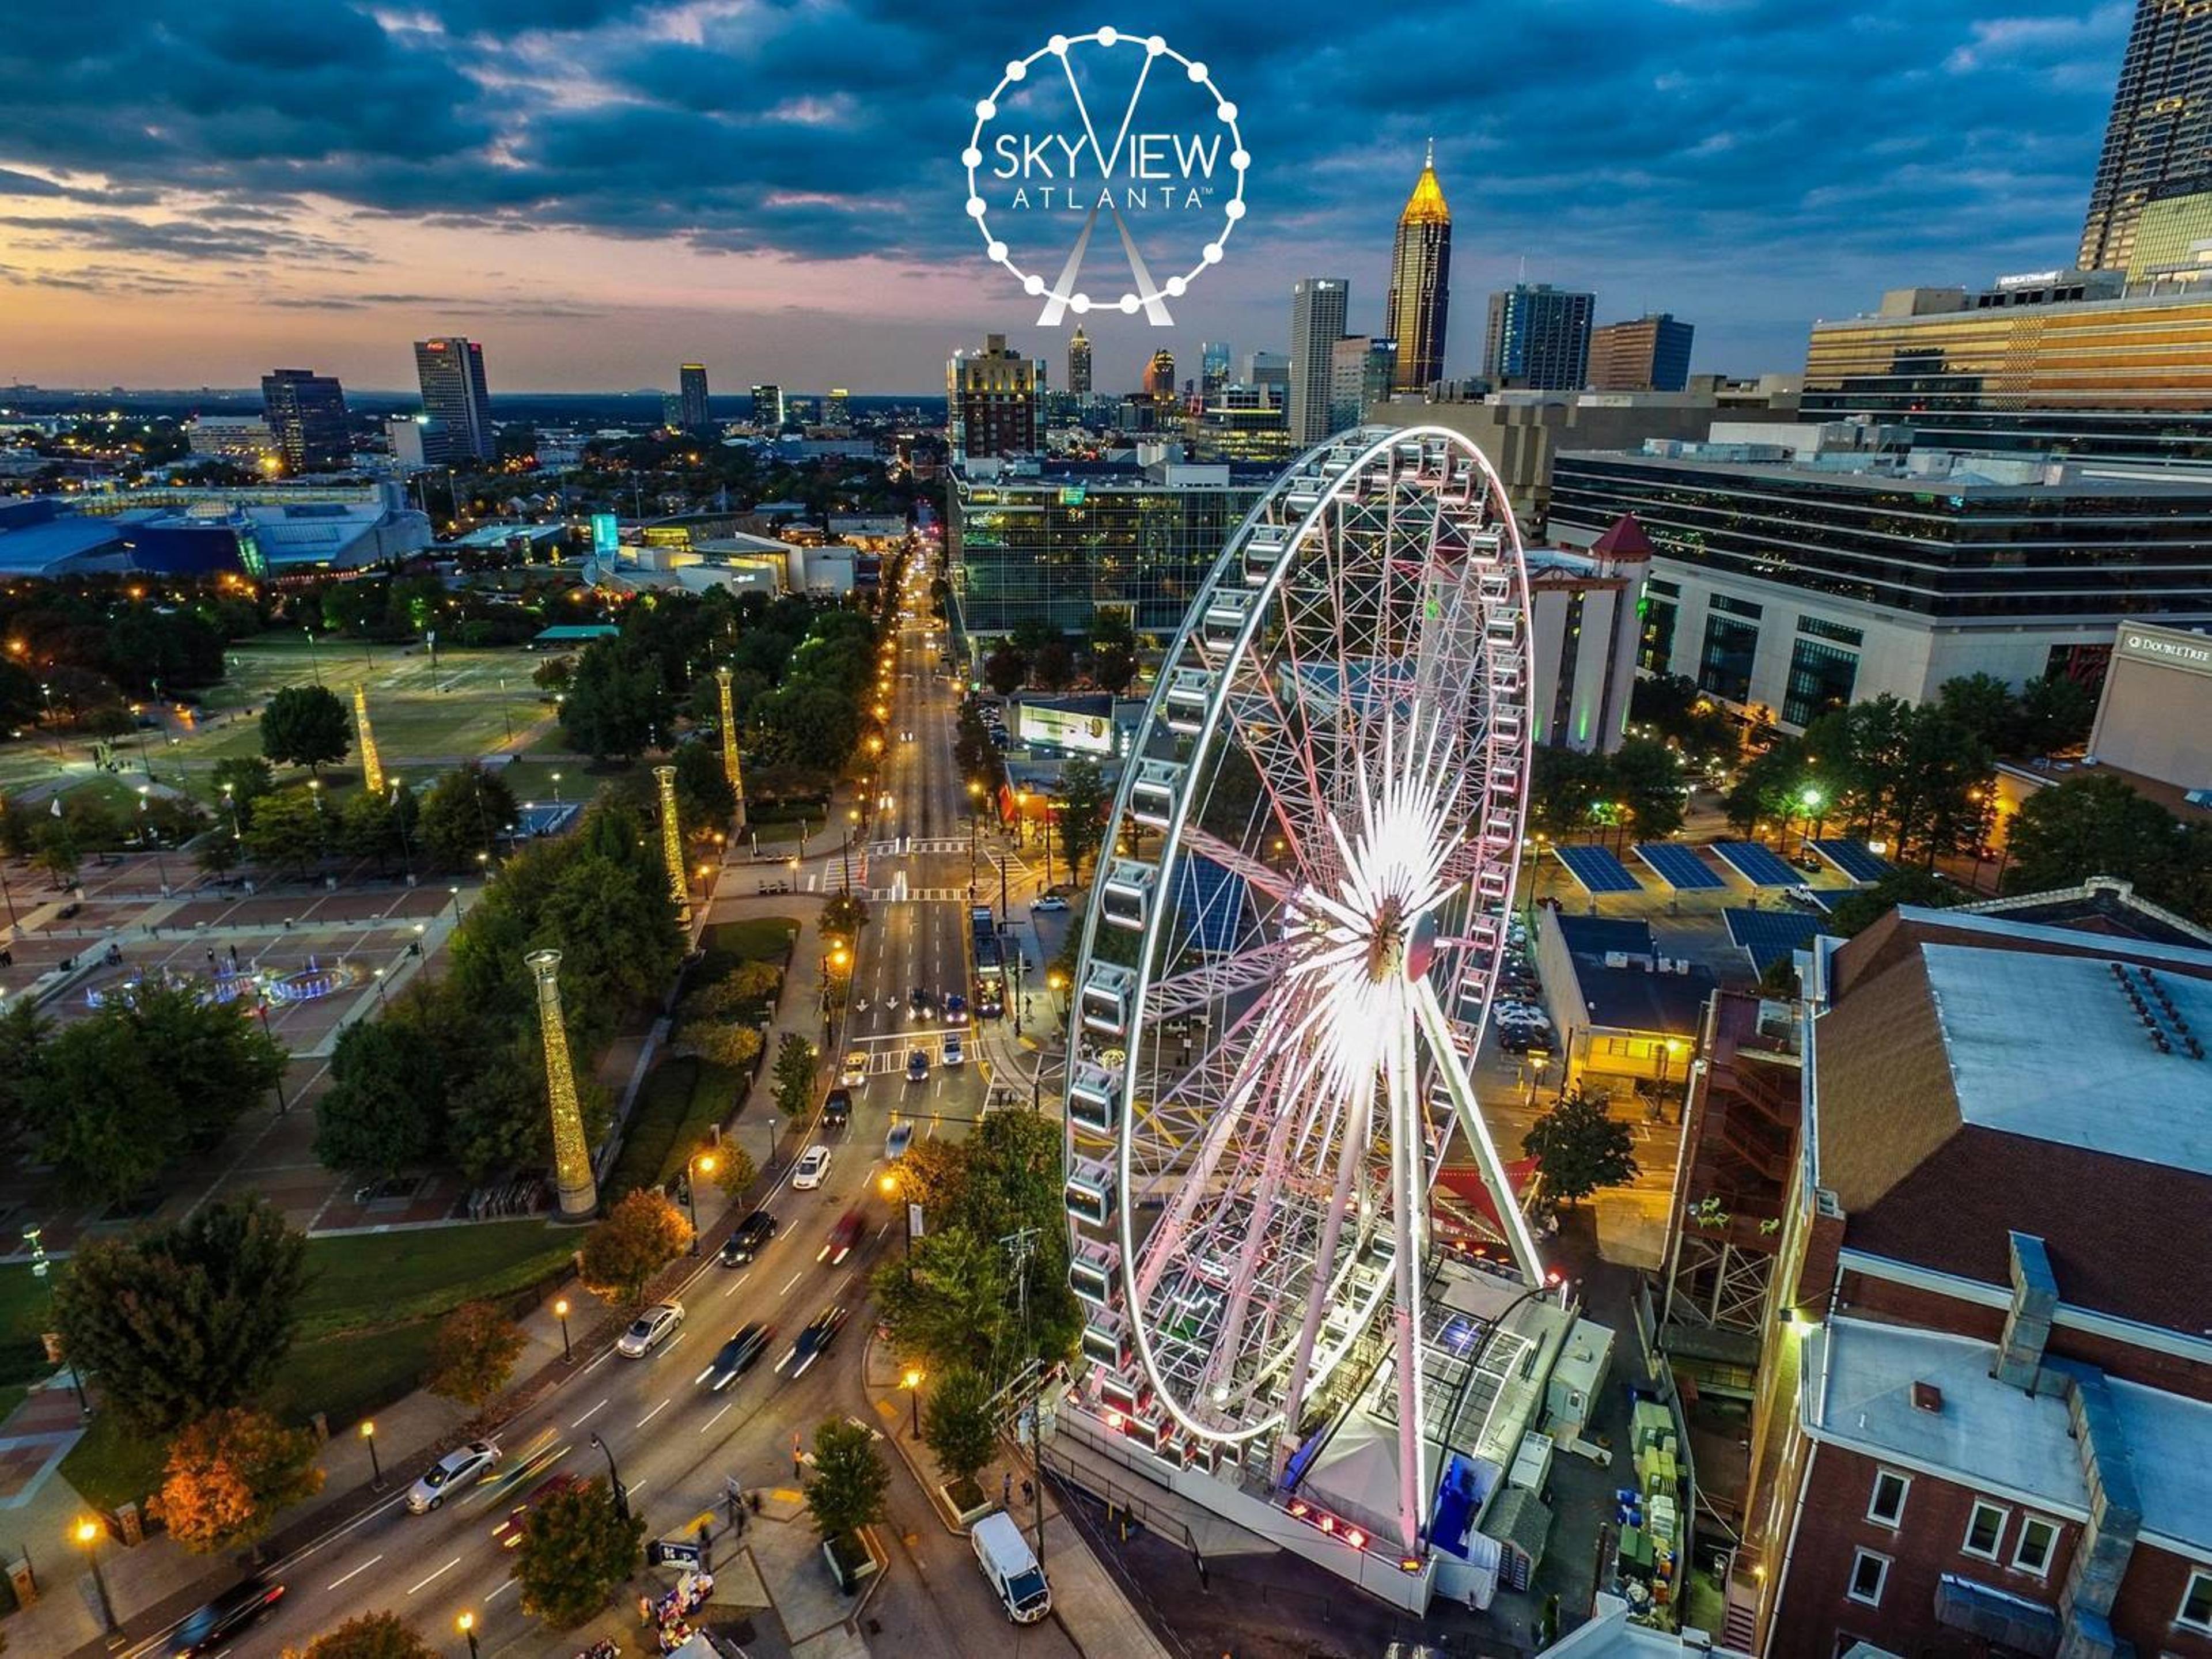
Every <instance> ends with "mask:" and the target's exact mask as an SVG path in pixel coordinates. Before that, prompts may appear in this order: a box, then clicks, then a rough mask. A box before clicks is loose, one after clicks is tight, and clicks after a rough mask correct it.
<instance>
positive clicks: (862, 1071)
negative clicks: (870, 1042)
mask: <svg viewBox="0 0 2212 1659" xmlns="http://www.w3.org/2000/svg"><path fill="white" fill-rule="evenodd" d="M837 1081H838V1082H840V1083H842V1084H843V1085H845V1086H846V1087H847V1088H848V1089H864V1088H866V1087H867V1084H868V1055H867V1051H866V1049H862V1048H855V1049H854V1050H853V1051H852V1052H851V1053H850V1054H847V1055H846V1056H845V1069H844V1070H843V1071H842V1072H840V1073H837Z"/></svg>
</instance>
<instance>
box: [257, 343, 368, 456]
mask: <svg viewBox="0 0 2212 1659" xmlns="http://www.w3.org/2000/svg"><path fill="white" fill-rule="evenodd" d="M261 410H262V413H263V415H264V417H265V418H266V419H267V420H268V422H269V429H270V431H271V432H273V433H275V434H276V447H277V448H278V449H279V450H280V451H281V452H283V457H284V470H285V471H287V472H290V473H293V474H295V475H296V474H298V473H301V472H327V471H339V470H341V469H343V468H344V467H346V466H348V465H350V464H351V463H352V460H353V435H352V431H351V428H350V426H349V422H348V421H347V419H346V401H345V388H344V387H343V386H340V385H339V384H338V383H337V380H335V379H333V378H332V377H331V376H330V375H328V374H316V373H315V371H314V370H313V369H312V368H276V369H271V370H270V372H269V373H268V374H264V375H263V376H262V377H261Z"/></svg>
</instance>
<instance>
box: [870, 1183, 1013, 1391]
mask: <svg viewBox="0 0 2212 1659" xmlns="http://www.w3.org/2000/svg"><path fill="white" fill-rule="evenodd" d="M915 1144H916V1145H917V1146H921V1145H926V1144H927V1143H926V1142H919V1141H918V1142H916V1143H915ZM931 1217H932V1224H933V1231H929V1232H927V1233H924V1234H923V1235H922V1236H921V1237H920V1238H918V1239H916V1240H915V1242H914V1249H913V1251H912V1253H911V1254H909V1255H902V1256H899V1257H896V1258H892V1259H890V1260H887V1261H884V1264H883V1265H882V1266H881V1267H878V1269H877V1270H876V1274H875V1279H874V1284H875V1291H876V1305H877V1312H878V1317H879V1318H880V1319H881V1320H882V1322H883V1325H884V1329H885V1330H886V1331H887V1332H889V1333H890V1340H891V1345H892V1346H893V1347H894V1348H895V1349H896V1351H897V1352H900V1353H902V1354H906V1355H908V1356H911V1357H912V1358H917V1359H921V1360H922V1361H924V1362H926V1363H927V1365H928V1366H929V1368H930V1369H931V1370H935V1371H939V1372H940V1373H941V1372H945V1371H949V1370H955V1369H957V1368H960V1367H963V1366H967V1367H973V1368H975V1369H977V1370H984V1371H985V1372H986V1373H987V1374H992V1375H995V1374H996V1372H997V1366H996V1364H994V1362H996V1361H998V1360H999V1359H1000V1357H1001V1356H1000V1347H1001V1345H1002V1344H1003V1342H1004V1341H1005V1340H1006V1336H1007V1334H1008V1328H1009V1325H1010V1323H1011V1322H1012V1318H1013V1304H1014V1295H1013V1291H1014V1285H1013V1280H1012V1275H1011V1273H1009V1272H1008V1269H1007V1266H1006V1252H1005V1251H1004V1250H1003V1249H1000V1246H999V1243H998V1241H997V1240H996V1239H995V1238H986V1237H981V1236H980V1235H979V1234H977V1233H975V1231H972V1230H970V1229H969V1228H968V1227H965V1226H963V1225H959V1224H957V1223H946V1222H945V1221H944V1220H942V1219H941V1218H939V1215H938V1213H937V1212H934V1211H933V1212H931Z"/></svg>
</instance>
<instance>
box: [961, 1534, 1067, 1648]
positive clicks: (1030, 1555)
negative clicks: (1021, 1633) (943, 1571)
mask: <svg viewBox="0 0 2212 1659" xmlns="http://www.w3.org/2000/svg"><path fill="white" fill-rule="evenodd" d="M968 1541H969V1545H970V1546H971V1547H973V1548H974V1549H975V1563H976V1565H978V1566H980V1567H981V1568H982V1569H983V1577H985V1578H986V1579H987V1580H988V1581H989V1583H990V1585H991V1592H992V1594H993V1595H996V1596H997V1597H998V1598H999V1605H1000V1607H1003V1608H1005V1609H1006V1618H1007V1619H1008V1620H1010V1621H1011V1622H1012V1623H1014V1624H1017V1625H1034V1624H1035V1623H1036V1621H1037V1620H1040V1619H1042V1618H1043V1617H1044V1616H1045V1615H1046V1614H1047V1613H1050V1612H1051V1611H1052V1586H1051V1585H1049V1584H1048V1583H1046V1582H1045V1577H1044V1568H1043V1567H1042V1565H1039V1564H1038V1562H1037V1559H1036V1552H1035V1551H1034V1550H1032V1549H1030V1543H1029V1540H1028V1539H1026V1538H1024V1537H1023V1536H1022V1529H1021V1528H1020V1527H1019V1526H1018V1525H1017V1524H1016V1523H1015V1522H1014V1519H1013V1517H1012V1516H1010V1515H1008V1514H1007V1513H1006V1511H1005V1510H999V1511H998V1512H997V1513H995V1514H993V1515H987V1516H984V1517H983V1518H982V1519H981V1520H980V1521H978V1522H976V1523H975V1525H974V1526H973V1527H972V1528H969V1533H968Z"/></svg>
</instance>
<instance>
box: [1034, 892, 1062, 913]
mask: <svg viewBox="0 0 2212 1659" xmlns="http://www.w3.org/2000/svg"><path fill="white" fill-rule="evenodd" d="M1066 908H1067V901H1066V899H1064V898H1062V897H1060V895H1059V894H1057V893H1047V894H1045V895H1044V896H1042V898H1039V899H1037V900H1036V901H1035V902H1032V903H1031V904H1030V909H1031V910H1032V911H1036V910H1065V909H1066Z"/></svg>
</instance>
